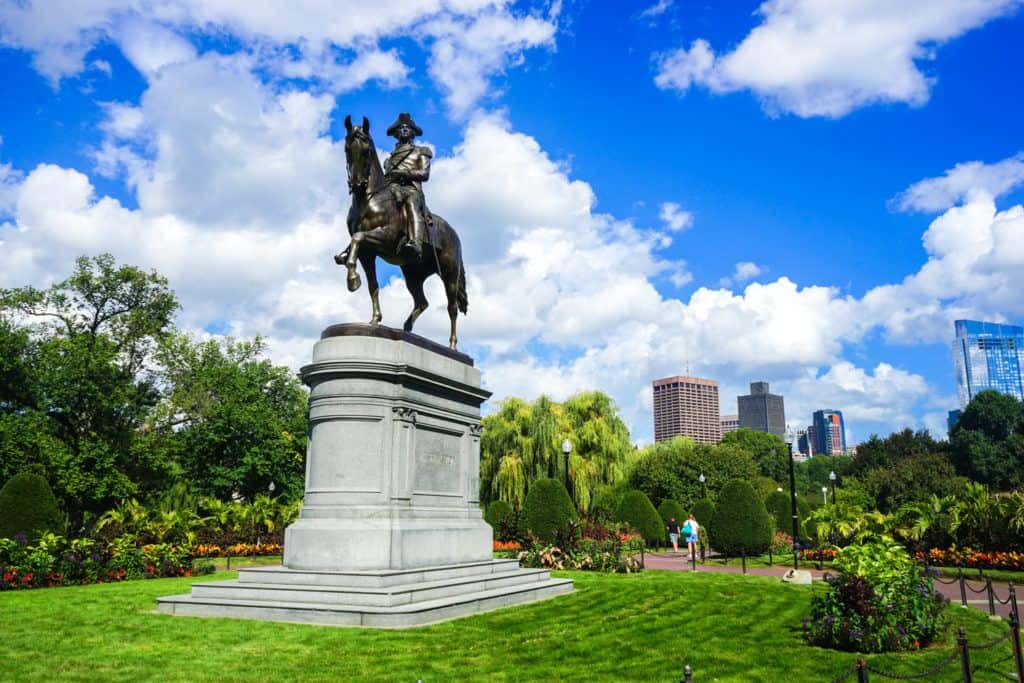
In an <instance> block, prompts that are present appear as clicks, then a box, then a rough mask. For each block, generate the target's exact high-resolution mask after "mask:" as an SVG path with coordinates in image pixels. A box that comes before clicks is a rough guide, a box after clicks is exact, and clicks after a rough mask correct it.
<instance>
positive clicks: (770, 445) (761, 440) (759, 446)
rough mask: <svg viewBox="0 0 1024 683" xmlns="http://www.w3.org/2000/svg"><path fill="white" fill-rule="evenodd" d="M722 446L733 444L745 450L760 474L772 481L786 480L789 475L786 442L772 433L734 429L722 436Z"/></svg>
mask: <svg viewBox="0 0 1024 683" xmlns="http://www.w3.org/2000/svg"><path fill="white" fill-rule="evenodd" d="M721 445H722V446H733V447H735V448H738V449H740V450H743V451H746V452H747V453H749V454H750V455H751V456H752V457H753V458H754V462H755V463H757V469H758V471H759V472H760V474H761V476H764V477H769V478H770V479H772V480H774V481H786V480H787V479H788V477H789V462H788V461H787V460H786V454H787V453H788V452H789V448H788V447H787V446H786V442H785V441H783V440H782V439H780V438H779V437H778V436H776V435H774V434H769V433H768V432H761V431H757V430H755V429H742V428H741V429H736V430H733V431H731V432H729V433H728V434H726V435H725V436H723V437H722V441H721Z"/></svg>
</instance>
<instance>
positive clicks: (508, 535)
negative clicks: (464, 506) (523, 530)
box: [484, 500, 518, 541]
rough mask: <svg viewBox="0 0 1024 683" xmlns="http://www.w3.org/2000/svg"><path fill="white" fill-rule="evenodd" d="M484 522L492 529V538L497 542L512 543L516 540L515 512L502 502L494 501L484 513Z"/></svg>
mask: <svg viewBox="0 0 1024 683" xmlns="http://www.w3.org/2000/svg"><path fill="white" fill-rule="evenodd" d="M484 521H486V522H487V523H488V524H490V525H491V528H492V529H494V537H495V538H496V539H498V540H499V541H513V540H515V538H516V527H517V522H518V520H517V519H516V513H515V510H513V509H512V506H511V505H509V504H508V503H506V502H505V501H503V500H496V501H494V502H493V503H491V504H490V505H488V506H487V509H486V510H485V511H484Z"/></svg>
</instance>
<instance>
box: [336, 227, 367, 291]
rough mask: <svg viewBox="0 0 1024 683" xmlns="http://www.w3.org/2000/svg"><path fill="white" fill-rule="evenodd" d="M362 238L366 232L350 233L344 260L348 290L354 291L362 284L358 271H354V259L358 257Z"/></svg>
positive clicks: (364, 237)
mask: <svg viewBox="0 0 1024 683" xmlns="http://www.w3.org/2000/svg"><path fill="white" fill-rule="evenodd" d="M364 239H366V233H365V232H357V233H356V234H354V235H352V243H351V244H349V245H348V258H347V259H346V260H345V267H346V268H347V269H348V278H347V279H348V291H350V292H354V291H356V290H357V289H359V285H360V284H362V282H361V281H360V279H359V273H357V272H356V259H358V258H359V245H360V244H362V243H363V240H364ZM339 256H340V254H339Z"/></svg>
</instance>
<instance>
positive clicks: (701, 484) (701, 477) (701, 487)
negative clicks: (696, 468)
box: [697, 472, 707, 498]
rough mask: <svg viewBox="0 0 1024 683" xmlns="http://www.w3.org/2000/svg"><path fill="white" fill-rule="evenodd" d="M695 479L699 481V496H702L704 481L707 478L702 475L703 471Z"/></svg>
mask: <svg viewBox="0 0 1024 683" xmlns="http://www.w3.org/2000/svg"><path fill="white" fill-rule="evenodd" d="M697 481H699V482H700V497H701V498H704V482H706V481H707V479H706V478H705V477H704V473H703V472H701V473H700V476H699V477H697Z"/></svg>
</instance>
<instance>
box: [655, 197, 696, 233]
mask: <svg viewBox="0 0 1024 683" xmlns="http://www.w3.org/2000/svg"><path fill="white" fill-rule="evenodd" d="M658 218H660V219H661V221H662V222H663V223H664V224H665V226H666V227H667V228H668V229H669V230H671V231H672V232H682V231H683V230H689V229H690V228H692V227H693V214H692V213H690V212H689V211H684V210H683V208H682V207H681V206H679V204H677V203H675V202H663V203H662V205H661V209H660V210H659V211H658Z"/></svg>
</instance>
